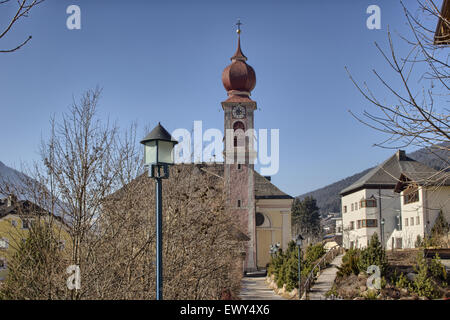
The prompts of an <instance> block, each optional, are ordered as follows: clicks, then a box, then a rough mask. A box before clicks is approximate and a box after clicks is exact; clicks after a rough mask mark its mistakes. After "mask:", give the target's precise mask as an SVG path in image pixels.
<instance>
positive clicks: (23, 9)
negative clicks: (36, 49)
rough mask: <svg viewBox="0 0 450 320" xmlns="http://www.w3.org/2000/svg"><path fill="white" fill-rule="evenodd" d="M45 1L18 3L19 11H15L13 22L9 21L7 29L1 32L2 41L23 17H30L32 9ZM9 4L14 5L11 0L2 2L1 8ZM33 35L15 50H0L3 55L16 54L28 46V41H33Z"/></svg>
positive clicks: (23, 0)
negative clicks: (7, 53)
mask: <svg viewBox="0 0 450 320" xmlns="http://www.w3.org/2000/svg"><path fill="white" fill-rule="evenodd" d="M43 1H44V0H20V1H17V6H18V7H17V9H16V11H15V14H14V16H13V17H11V20H9V23H8V24H7V25H6V26H5V28H4V29H3V31H0V39H2V38H3V37H5V36H6V35H7V34H8V33H9V32H10V31H11V30H12V28H13V26H14V25H15V24H16V22H17V21H19V20H20V19H21V18H23V17H28V15H29V13H30V11H31V9H33V7H35V6H37V5H38V4H40V3H42V2H43ZM8 3H13V2H12V1H10V0H1V1H0V6H1V5H7V4H8ZM31 38H32V37H31V35H30V36H28V38H27V39H25V40H24V41H22V42H21V43H20V44H19V45H17V46H15V47H14V48H11V49H3V50H2V49H0V52H1V53H6V52H14V51H17V50H19V49H20V48H22V47H23V46H24V45H25V44H27V42H28V41H30V40H31Z"/></svg>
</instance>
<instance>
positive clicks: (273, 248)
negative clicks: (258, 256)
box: [269, 243, 280, 258]
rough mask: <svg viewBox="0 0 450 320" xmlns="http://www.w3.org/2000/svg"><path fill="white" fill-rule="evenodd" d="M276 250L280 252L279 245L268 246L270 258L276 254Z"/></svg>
mask: <svg viewBox="0 0 450 320" xmlns="http://www.w3.org/2000/svg"><path fill="white" fill-rule="evenodd" d="M278 250H280V244H279V243H277V244H271V245H270V251H269V252H270V255H271V256H272V258H273V256H274V255H275V254H277V252H278Z"/></svg>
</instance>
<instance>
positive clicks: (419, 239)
mask: <svg viewBox="0 0 450 320" xmlns="http://www.w3.org/2000/svg"><path fill="white" fill-rule="evenodd" d="M414 246H415V247H416V248H421V247H423V246H424V242H423V241H422V237H421V236H420V234H418V235H417V239H416V242H415V243H414Z"/></svg>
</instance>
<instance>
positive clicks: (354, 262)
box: [337, 249, 360, 277]
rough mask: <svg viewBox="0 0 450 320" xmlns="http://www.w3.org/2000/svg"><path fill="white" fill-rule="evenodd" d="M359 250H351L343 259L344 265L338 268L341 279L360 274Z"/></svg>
mask: <svg viewBox="0 0 450 320" xmlns="http://www.w3.org/2000/svg"><path fill="white" fill-rule="evenodd" d="M359 254H360V252H359V250H358V249H349V250H348V251H347V252H346V253H345V255H344V256H343V257H342V264H341V266H340V267H338V273H337V275H338V276H340V277H343V276H349V275H351V274H352V273H353V274H355V275H358V274H359Z"/></svg>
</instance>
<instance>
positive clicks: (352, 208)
mask: <svg viewBox="0 0 450 320" xmlns="http://www.w3.org/2000/svg"><path fill="white" fill-rule="evenodd" d="M353 206H354V204H353V203H352V211H353V208H354V207H353Z"/></svg>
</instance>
